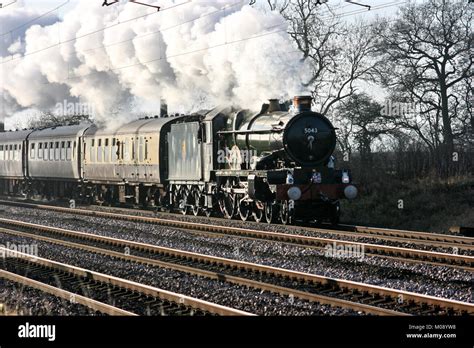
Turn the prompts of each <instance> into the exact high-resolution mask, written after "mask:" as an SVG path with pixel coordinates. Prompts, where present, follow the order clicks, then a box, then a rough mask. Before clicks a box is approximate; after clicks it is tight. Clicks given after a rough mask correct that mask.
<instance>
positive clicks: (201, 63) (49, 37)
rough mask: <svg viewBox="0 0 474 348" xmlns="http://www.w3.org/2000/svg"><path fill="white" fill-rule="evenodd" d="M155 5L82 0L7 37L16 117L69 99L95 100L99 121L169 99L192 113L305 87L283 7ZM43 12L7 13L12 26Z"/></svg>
mask: <svg viewBox="0 0 474 348" xmlns="http://www.w3.org/2000/svg"><path fill="white" fill-rule="evenodd" d="M150 3H151V2H150ZM153 4H156V5H159V6H161V8H162V10H161V11H160V12H158V13H154V12H153V10H152V9H150V8H147V7H144V6H140V5H137V4H133V3H130V2H125V3H123V2H120V3H119V4H116V5H114V6H110V7H101V6H100V5H101V1H97V2H96V1H94V2H92V1H80V2H78V4H77V6H76V7H75V8H74V9H73V10H71V11H68V12H67V13H66V14H65V15H64V16H63V18H58V17H56V16H54V15H49V16H46V17H44V18H41V19H40V20H38V21H34V22H32V23H30V25H28V26H26V27H23V28H21V29H18V30H16V31H15V32H14V35H4V36H3V37H2V41H1V42H0V43H1V47H0V55H1V56H2V61H1V63H2V64H1V66H0V73H1V74H2V76H1V83H0V89H3V91H1V92H2V94H1V95H3V103H4V110H5V113H6V114H7V115H8V116H10V120H9V121H10V122H9V123H10V124H14V123H15V122H16V123H18V122H19V120H20V121H21V120H24V119H25V115H28V114H31V112H34V111H41V112H46V111H52V112H60V110H58V108H59V107H60V106H62V105H66V103H72V104H87V105H88V106H89V109H90V110H93V113H94V118H95V119H96V120H97V121H98V122H104V123H107V124H113V125H117V123H118V122H125V121H127V120H130V119H134V118H136V115H137V113H151V114H157V113H158V112H159V111H158V110H159V103H160V100H161V99H165V100H166V101H167V103H168V105H169V107H170V111H172V112H179V113H186V112H193V111H197V110H201V109H205V108H210V107H213V106H215V105H218V104H226V103H232V104H236V105H239V106H241V107H245V108H251V109H258V108H259V106H260V105H261V103H262V102H264V101H265V100H267V99H268V98H273V97H276V98H282V99H284V98H289V97H291V96H292V95H294V94H297V93H301V86H302V83H301V81H302V80H303V76H305V72H306V67H305V65H304V63H302V62H301V56H300V55H299V54H298V52H297V50H296V48H295V47H294V45H293V44H292V41H291V38H290V37H289V36H288V34H287V33H286V28H287V26H286V23H285V20H284V19H283V18H282V17H281V16H280V14H279V13H277V12H270V11H263V10H262V9H259V8H255V7H252V6H249V5H248V4H247V3H245V2H241V1H239V2H236V1H229V0H227V1H223V0H221V1H188V2H186V1H185V0H181V1H170V0H160V1H155V2H153ZM36 16H37V14H36V13H34V12H33V11H31V10H28V9H26V8H22V9H16V10H8V8H5V9H3V10H2V11H0V21H1V22H2V23H3V28H4V29H3V30H6V29H8V28H11V27H15V26H18V25H20V24H21V23H25V22H28V21H29V20H31V19H32V18H35V17H36ZM137 17H141V18H137ZM134 18H136V19H134ZM132 19H133V20H132ZM104 28H107V29H105V30H102V29H104ZM7 37H8V39H7ZM58 43H60V44H58ZM11 115H13V116H11ZM20 123H21V122H20ZM7 125H8V122H7Z"/></svg>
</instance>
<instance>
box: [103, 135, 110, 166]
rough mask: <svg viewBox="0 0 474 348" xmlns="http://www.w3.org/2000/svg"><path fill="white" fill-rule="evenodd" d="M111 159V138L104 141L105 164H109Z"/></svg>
mask: <svg viewBox="0 0 474 348" xmlns="http://www.w3.org/2000/svg"><path fill="white" fill-rule="evenodd" d="M109 159H110V147H109V138H107V139H105V140H104V162H109Z"/></svg>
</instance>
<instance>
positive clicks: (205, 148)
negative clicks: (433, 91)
mask: <svg viewBox="0 0 474 348" xmlns="http://www.w3.org/2000/svg"><path fill="white" fill-rule="evenodd" d="M335 146H336V133H335V129H334V127H333V126H332V124H331V122H330V121H329V120H328V119H327V118H325V117H324V116H322V115H321V114H318V113H315V112H313V111H311V97H295V98H294V102H293V108H292V110H291V111H290V110H289V105H287V104H280V103H279V101H278V100H270V103H269V104H264V105H263V107H262V109H261V111H260V112H259V113H257V114H255V113H252V112H250V111H248V110H239V109H236V108H234V107H222V108H216V109H214V110H211V111H205V112H199V113H196V114H193V115H187V116H183V115H180V116H173V117H168V116H166V115H162V117H155V118H146V119H142V120H137V121H134V122H131V123H129V124H126V125H123V126H121V127H119V128H117V129H115V130H113V131H111V130H107V129H101V128H98V127H96V126H94V125H76V126H65V127H53V128H48V129H42V130H31V131H22V132H7V133H0V191H2V192H3V193H23V194H26V195H29V196H37V195H42V196H48V197H49V198H51V197H67V198H73V199H78V200H86V201H89V202H91V203H101V204H116V203H124V204H125V203H131V204H134V205H141V206H147V207H156V208H157V209H162V210H179V211H180V212H181V213H183V214H187V213H193V214H195V215H199V214H206V215H211V214H212V213H218V214H220V215H222V216H224V217H225V218H233V217H240V218H241V219H242V220H247V219H248V218H250V217H252V218H253V219H254V220H255V221H258V222H260V221H262V220H265V221H267V222H272V221H275V222H276V221H280V222H282V223H284V224H288V223H292V222H294V221H296V220H305V221H323V220H329V221H331V222H332V223H337V222H338V219H339V215H340V209H339V199H341V198H348V199H353V198H355V197H356V196H357V188H356V187H355V186H354V185H353V184H352V178H351V174H350V171H348V170H336V169H335V168H334V158H333V157H332V154H333V152H334V148H335Z"/></svg>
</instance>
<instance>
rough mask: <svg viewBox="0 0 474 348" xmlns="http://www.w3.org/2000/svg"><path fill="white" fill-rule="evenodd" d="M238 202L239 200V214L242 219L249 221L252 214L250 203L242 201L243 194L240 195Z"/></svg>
mask: <svg viewBox="0 0 474 348" xmlns="http://www.w3.org/2000/svg"><path fill="white" fill-rule="evenodd" d="M237 199H238V202H239V215H240V219H241V220H242V221H247V219H248V218H249V216H250V209H251V208H250V207H249V204H248V203H247V202H245V201H242V200H241V199H242V198H241V196H238V198H237Z"/></svg>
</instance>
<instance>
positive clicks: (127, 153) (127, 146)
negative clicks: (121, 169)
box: [122, 138, 130, 161]
mask: <svg viewBox="0 0 474 348" xmlns="http://www.w3.org/2000/svg"><path fill="white" fill-rule="evenodd" d="M122 146H123V149H122V152H123V154H122V159H123V160H124V161H130V140H129V139H128V138H125V145H123V144H122Z"/></svg>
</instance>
